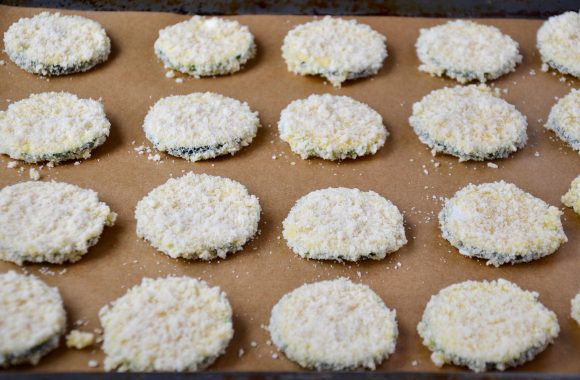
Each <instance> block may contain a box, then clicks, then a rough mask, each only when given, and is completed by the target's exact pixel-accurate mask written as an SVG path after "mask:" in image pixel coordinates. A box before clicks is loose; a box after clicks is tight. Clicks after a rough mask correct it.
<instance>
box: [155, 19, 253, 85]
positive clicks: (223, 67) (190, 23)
mask: <svg viewBox="0 0 580 380" xmlns="http://www.w3.org/2000/svg"><path fill="white" fill-rule="evenodd" d="M154 48H155V54H157V56H158V57H159V58H160V59H161V60H162V61H163V63H164V64H165V66H166V67H169V68H172V69H174V70H177V71H180V72H182V73H185V74H188V75H191V76H194V77H196V78H197V77H201V76H212V75H222V74H230V73H234V72H236V71H239V70H240V69H241V68H242V66H243V65H244V64H245V63H246V62H248V61H249V60H250V59H251V58H253V57H254V55H256V44H255V43H254V36H253V35H252V33H250V30H249V29H248V27H247V26H245V25H241V24H240V23H239V22H237V21H235V20H225V19H223V18H218V17H211V18H206V17H200V16H193V17H192V18H191V19H189V20H187V21H183V22H180V23H177V24H175V25H171V26H168V27H166V28H164V29H161V30H160V31H159V38H157V40H156V41H155V45H154Z"/></svg>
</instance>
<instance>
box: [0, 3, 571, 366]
mask: <svg viewBox="0 0 580 380" xmlns="http://www.w3.org/2000/svg"><path fill="white" fill-rule="evenodd" d="M38 12H40V10H39V9H28V8H17V7H8V6H0V30H2V31H5V30H6V29H7V28H8V27H9V25H10V24H11V23H12V22H15V21H16V20H18V19H19V18H20V17H23V16H31V15H34V14H36V13H38ZM60 12H61V13H67V14H68V13H74V14H82V15H85V16H87V17H90V18H93V19H95V20H97V21H99V22H101V23H102V24H103V26H104V27H105V28H106V29H107V32H108V34H109V36H110V37H111V40H112V54H111V56H110V58H109V60H108V62H106V63H105V64H101V65H100V66H98V67H97V68H95V69H93V70H91V71H89V72H87V73H83V74H77V75H70V76H65V77H53V78H50V79H46V78H41V77H38V76H35V75H32V74H28V73H26V72H24V71H22V70H21V69H19V68H18V67H16V66H15V65H14V64H13V63H12V62H10V60H9V59H8V57H7V55H6V54H5V53H4V52H2V53H0V59H3V60H4V61H6V64H5V65H4V66H0V109H6V107H7V106H8V104H9V102H10V101H16V100H19V99H22V98H26V97H28V96H29V95H30V94H31V93H34V92H42V91H69V92H73V93H75V94H78V95H79V96H81V97H92V98H102V100H103V102H104V105H105V110H106V112H107V116H108V117H109V120H110V121H111V123H112V129H111V136H110V137H109V139H108V140H107V141H106V143H105V144H104V145H103V146H101V147H99V148H98V149H96V150H95V151H94V153H93V157H92V158H91V159H89V160H86V161H82V162H81V164H80V165H78V166H75V165H73V163H72V162H70V163H64V164H61V165H59V166H56V167H55V168H52V169H49V168H46V167H43V168H42V169H40V173H41V176H42V180H57V181H65V182H70V183H73V184H76V185H79V186H81V187H87V188H92V189H94V190H96V191H97V192H98V193H99V195H100V198H101V200H103V201H105V202H106V203H107V204H109V205H110V206H111V208H112V209H113V210H114V211H116V212H117V213H118V214H119V218H118V220H117V223H116V225H115V226H114V227H113V228H107V229H105V232H104V234H103V236H102V239H101V241H100V242H99V243H98V244H97V245H96V246H94V247H93V248H91V249H90V251H89V254H88V255H86V256H85V257H84V258H83V259H82V260H81V261H79V262H77V263H75V264H67V265H63V266H55V265H26V266H25V267H24V268H20V267H18V266H16V265H13V264H10V263H4V262H2V263H0V272H4V271H7V270H17V271H22V270H25V271H27V272H29V273H34V274H36V275H38V276H40V278H42V279H43V280H45V281H46V282H47V283H49V284H50V285H53V286H58V287H59V289H60V292H61V294H62V296H63V298H64V303H65V306H66V309H67V312H68V316H69V327H71V328H72V324H73V322H74V321H77V320H81V321H86V325H85V326H82V327H81V329H82V330H87V331H88V330H92V329H94V328H96V327H99V323H98V318H97V313H98V310H99V309H100V308H101V307H102V306H103V305H105V304H106V303H107V302H110V301H112V300H114V299H116V298H117V297H119V296H121V295H122V294H124V293H125V291H126V290H127V288H129V287H131V286H133V285H135V284H138V283H139V282H140V280H141V278H143V277H159V276H166V275H169V274H172V275H187V276H192V277H198V278H202V279H204V280H206V281H208V282H209V283H210V284H212V285H219V286H220V287H221V288H222V289H223V290H224V291H225V292H226V293H227V295H228V297H229V300H230V302H231V304H232V307H233V310H234V329H235V336H234V339H233V340H232V342H231V343H230V345H229V347H228V349H227V352H226V354H225V355H224V356H222V357H220V358H219V359H218V360H217V361H216V363H215V364H214V365H213V366H211V367H210V370H211V371H218V370H219V371H224V370H225V371H230V370H236V371H249V370H257V371H297V370H300V367H299V366H298V365H296V364H294V363H292V362H290V361H289V360H287V359H285V358H284V356H283V355H281V354H279V357H278V358H277V359H275V358H274V357H273V356H276V355H273V354H275V353H278V352H277V350H276V349H275V347H274V346H273V345H270V344H269V339H270V338H269V335H268V332H267V331H266V330H265V329H264V326H265V325H267V324H268V320H269V316H270V310H271V308H272V306H273V305H274V304H275V303H276V302H277V301H278V299H279V298H280V297H281V296H282V295H283V294H285V293H287V292H288V291H291V290H292V289H294V288H296V287H298V286H300V285H302V284H303V283H306V282H313V281H318V280H324V279H334V278H336V277H340V276H346V277H349V278H351V279H352V280H353V281H357V282H363V283H365V284H368V285H369V286H370V287H371V288H372V289H373V290H374V291H375V292H377V293H378V294H379V295H380V296H381V297H382V299H383V300H384V301H385V303H386V304H387V305H388V306H389V307H391V308H394V309H396V310H397V317H398V322H399V332H400V335H399V338H398V341H397V349H396V352H395V354H394V355H392V357H391V358H389V359H388V360H387V361H385V362H384V363H383V364H382V365H381V366H380V367H379V368H378V370H380V371H401V370H402V371H437V370H438V369H437V368H436V367H435V366H434V365H433V364H432V363H431V361H430V359H429V356H430V352H429V350H427V349H426V348H425V347H423V345H422V344H421V340H420V338H419V336H418V334H417V333H416V325H417V323H418V322H419V320H420V318H421V315H422V312H423V309H424V307H425V304H426V303H427V301H428V300H429V298H430V296H431V295H432V294H434V293H436V292H437V291H439V290H440V289H441V288H443V287H445V286H447V285H450V284H452V283H455V282H459V281H464V280H468V279H473V280H479V279H488V280H492V279H496V278H506V279H508V280H511V281H514V282H516V283H517V284H518V285H520V286H521V287H523V288H526V289H530V290H536V291H538V292H540V300H541V301H542V302H543V303H544V304H545V305H546V306H547V307H548V308H550V309H552V310H554V311H555V312H556V313H557V315H558V319H559V322H560V327H561V332H560V335H559V337H558V338H557V339H556V341H555V344H554V345H552V346H550V347H549V348H548V349H547V350H546V351H545V352H543V353H542V354H540V355H538V356H537V358H536V359H535V360H534V361H532V362H530V363H527V364H525V365H522V366H520V367H517V369H514V370H512V371H550V372H580V360H578V358H579V356H580V355H579V353H580V327H579V326H578V325H577V324H575V322H574V321H573V320H572V319H571V318H570V316H569V315H570V299H571V298H572V297H573V296H574V295H575V294H576V293H577V292H578V291H579V290H580V275H579V274H578V273H579V268H580V254H579V253H578V244H579V243H580V216H578V215H576V214H574V213H573V212H572V211H571V210H570V209H566V210H565V211H564V216H563V223H564V229H565V231H566V234H567V236H568V239H569V241H568V243H566V244H565V245H563V246H562V247H561V248H560V249H559V250H558V251H557V252H556V253H555V254H554V255H552V256H550V257H547V258H544V259H541V260H539V261H536V262H533V263H528V264H520V265H516V266H504V267H501V268H495V267H488V266H486V265H485V262H484V261H480V260H473V259H469V258H465V257H463V256H461V255H460V254H459V253H458V252H457V250H456V249H455V248H453V247H452V246H450V245H449V243H447V242H446V241H445V240H443V239H442V238H441V236H440V233H439V228H438V224H437V213H438V212H439V209H440V207H441V199H442V197H449V196H451V195H453V193H454V192H455V191H457V190H458V189H459V188H461V187H463V186H465V185H466V184H468V183H470V182H474V183H481V182H486V181H495V180H500V179H504V180H506V181H511V182H514V183H515V184H517V185H518V186H520V187H521V188H523V189H524V190H526V191H529V192H531V193H532V194H534V195H536V196H538V197H540V198H542V199H544V200H545V201H547V202H548V203H550V204H552V205H556V206H558V207H563V205H562V204H561V203H560V197H561V195H562V194H564V193H565V191H566V190H567V189H568V187H569V184H570V182H571V181H572V179H573V178H574V177H575V176H577V175H578V174H580V157H578V154H577V153H575V152H574V151H572V150H571V149H570V148H569V147H568V146H566V145H565V144H564V143H562V142H560V141H559V140H557V139H556V138H555V137H554V135H553V134H552V133H550V132H548V131H546V130H545V129H544V128H543V121H544V120H545V119H546V118H547V115H548V112H549V110H550V108H551V107H552V105H553V104H554V103H555V102H556V97H561V96H564V95H566V94H567V93H568V92H569V91H570V90H571V88H574V87H578V81H576V80H574V79H572V78H571V77H569V76H568V77H562V76H561V75H553V74H552V73H551V72H549V73H544V72H542V71H540V58H539V56H538V53H537V51H536V49H535V35H536V31H537V29H538V27H539V25H540V24H541V22H542V21H541V20H509V19H484V20H481V22H483V23H486V24H491V25H496V26H498V27H499V28H500V29H501V30H502V31H503V32H505V33H507V34H509V35H511V36H512V37H513V38H514V39H515V40H516V41H518V42H519V43H520V50H521V53H522V55H523V56H524V60H523V63H522V64H521V65H519V66H518V67H517V71H516V72H515V73H511V74H509V75H507V76H504V77H502V78H500V79H499V80H496V81H495V82H494V84H495V85H496V86H497V87H500V88H502V89H507V93H505V94H504V98H505V99H506V100H508V101H509V102H511V103H513V104H514V105H515V106H516V107H517V108H518V109H519V110H520V111H521V112H523V113H524V114H525V115H526V116H527V118H528V123H529V127H528V136H529V140H528V143H527V145H526V147H525V148H524V149H523V150H522V151H520V152H517V153H516V154H514V155H512V156H511V157H510V158H507V159H503V160H496V161H494V162H495V163H496V164H497V165H498V166H499V168H498V169H492V168H488V167H487V166H486V163H473V162H468V163H459V162H458V161H457V159H456V158H453V157H450V156H443V155H438V156H436V157H433V156H432V155H431V153H430V150H429V149H428V148H427V147H426V146H424V145H423V144H421V143H420V142H419V140H418V139H417V137H416V135H415V134H414V132H413V131H412V129H411V128H410V126H409V125H408V122H407V119H408V117H409V115H410V113H411V106H412V104H413V102H415V101H417V100H419V99H421V97H422V96H424V95H426V94H427V93H429V91H431V90H433V89H437V88H441V87H443V86H453V85H455V84H456V82H454V81H452V80H448V79H441V78H432V77H430V76H429V75H427V74H425V73H421V72H419V71H418V70H417V66H418V60H417V58H416V55H415V49H414V43H415V40H416V38H417V36H418V34H419V29H420V28H421V27H428V26H432V25H436V24H439V23H441V22H444V21H445V20H444V19H422V18H396V17H357V19H358V20H359V21H361V22H365V23H368V24H369V25H371V26H372V27H373V28H374V29H376V30H377V31H379V32H381V33H383V34H385V35H386V36H387V39H388V42H387V44H388V51H389V56H388V58H387V59H386V61H385V64H384V67H383V69H382V70H381V71H380V72H379V74H378V75H376V76H374V77H372V78H367V79H361V80H356V81H351V82H347V83H346V84H345V85H344V86H343V87H342V88H341V89H334V88H333V87H332V86H330V85H328V84H324V81H323V79H321V78H318V77H300V76H295V75H293V74H291V73H289V72H288V71H287V70H286V66H285V63H284V61H283V59H282V58H281V55H280V46H281V43H282V40H283V38H284V36H285V34H286V33H287V32H288V30H289V29H290V28H292V27H293V26H294V25H296V24H299V23H303V22H306V21H309V20H311V19H312V18H311V17H302V16H240V17H232V18H235V19H237V20H239V21H240V22H242V23H244V24H246V25H248V26H249V27H250V29H251V31H252V32H253V33H254V35H255V37H256V41H257V45H258V55H257V57H256V58H255V59H253V60H252V61H251V62H249V64H248V65H247V66H246V68H245V69H243V70H242V71H241V72H239V73H236V74H235V75H232V76H224V77H218V78H206V79H193V78H188V77H185V78H184V81H183V83H181V84H179V83H176V82H175V80H174V79H168V78H166V77H165V70H164V69H163V65H162V64H161V63H160V62H159V61H158V59H157V58H156V57H155V55H154V52H153V42H154V41H155V39H156V37H157V32H158V30H159V29H161V28H163V27H165V26H167V25H170V24H173V23H176V22H179V21H182V20H185V19H187V16H181V15H173V14H162V13H136V12H119V13H115V12H111V13H109V12H101V13H97V12H78V11H77V12H69V11H64V10H61V11H60ZM194 91H214V92H218V93H221V94H224V95H227V96H231V97H234V98H237V99H240V100H244V101H247V102H248V103H249V105H250V106H251V107H252V109H254V110H256V111H258V112H259V114H260V120H261V122H262V126H263V127H262V128H261V129H260V131H259V132H258V136H257V137H256V139H255V140H254V142H253V143H252V144H251V145H250V146H248V147H246V148H244V149H243V150H242V151H240V152H239V153H237V154H236V155H235V156H228V157H224V158H219V159H214V160H210V161H205V162H197V163H190V162H187V161H185V160H182V159H178V158H172V157H171V156H167V155H164V154H161V159H162V161H161V162H155V161H151V160H148V159H147V156H148V154H147V153H145V154H143V155H139V154H138V153H137V152H136V151H135V150H134V148H136V147H137V146H141V145H146V146H151V144H149V143H148V141H147V140H146V139H145V136H144V133H143V131H142V129H141V125H142V122H143V118H144V117H145V114H146V113H147V111H148V109H149V107H150V106H151V105H153V104H154V103H155V102H156V101H157V100H158V99H159V98H161V97H164V96H169V95H177V94H187V93H190V92H194ZM326 92H328V93H332V94H340V95H348V96H351V97H353V98H355V99H357V100H360V101H362V102H365V103H368V104H369V105H370V106H371V107H373V108H374V109H375V110H377V111H378V112H379V113H380V114H381V115H382V116H383V119H384V123H385V125H386V126H387V128H388V130H389V132H390V136H389V138H388V139H387V142H386V145H385V146H384V148H382V149H381V150H380V151H379V152H378V153H377V154H376V155H375V156H372V157H368V158H359V159H357V160H347V161H343V162H340V163H339V162H328V161H324V160H320V159H310V160H302V159H300V158H299V157H298V156H296V155H294V154H293V153H292V152H291V151H290V149H289V147H288V145H287V144H286V143H284V142H282V141H281V140H280V139H279V137H278V134H277V129H276V123H277V120H278V117H279V114H280V111H281V110H282V109H283V108H284V107H285V106H286V105H287V104H288V103H289V102H291V101H292V100H294V99H299V98H304V97H307V96H308V95H310V94H312V93H318V94H322V93H326ZM153 153H155V151H154V150H153ZM274 156H275V157H276V159H273V157H274ZM9 161H10V159H9V158H8V157H6V156H2V157H0V186H1V187H3V186H7V185H11V184H14V183H17V182H19V181H24V180H28V168H29V167H36V168H40V166H39V165H33V166H29V165H24V164H20V165H19V166H20V167H23V168H24V170H23V171H22V172H21V171H19V169H8V168H7V167H6V165H7V163H8V162H9ZM186 171H194V172H196V173H208V174H212V175H220V176H225V177H229V178H232V179H235V180H237V181H240V182H241V183H243V184H244V185H246V186H247V187H248V189H249V190H250V191H251V192H252V193H254V194H256V195H257V196H258V197H259V198H260V203H261V206H262V209H263V214H262V219H261V222H260V230H261V234H260V235H259V236H258V237H257V238H256V239H255V240H254V241H252V242H251V243H249V244H248V245H247V246H246V248H245V249H244V250H243V251H241V252H238V253H236V254H234V255H231V256H230V257H228V258H227V259H226V260H219V261H213V262H211V263H205V262H198V261H185V260H174V259H171V258H169V257H168V256H166V255H164V254H162V253H159V252H156V251H155V249H154V248H152V247H151V246H150V245H149V244H147V243H146V242H144V241H142V240H139V239H138V238H137V236H136V234H135V221H134V217H133V212H134V207H135V204H136V203H137V202H138V201H139V200H140V199H141V198H142V197H143V196H144V195H145V194H147V193H148V192H149V191H150V190H151V189H152V188H154V187H156V186H158V185H160V184H162V183H164V182H165V181H166V180H167V179H168V178H170V176H173V177H177V176H180V175H182V173H184V172H186ZM330 186H333V187H336V186H345V187H358V188H360V189H362V190H374V191H376V192H378V193H380V194H381V195H383V196H385V197H386V198H388V199H390V200H391V201H393V202H394V203H395V204H396V205H397V206H398V207H399V208H400V209H401V211H403V212H404V213H405V220H406V233H407V238H408V240H409V243H408V244H407V245H406V246H405V247H403V248H402V249H400V250H399V251H398V252H396V253H393V254H392V255H390V256H389V257H388V258H386V259H385V260H382V261H366V262H362V263H359V264H352V263H333V262H319V261H307V260H304V259H300V258H299V257H297V256H296V255H294V254H293V253H292V252H291V251H290V249H289V248H288V247H287V246H286V243H285V241H284V239H283V238H282V236H281V224H282V221H283V219H284V218H285V217H286V215H287V213H288V211H289V209H290V208H291V206H292V205H293V204H294V202H295V201H296V200H297V199H298V198H299V197H301V196H303V195H305V194H306V193H308V192H310V191H313V190H316V189H321V188H326V187H330ZM252 342H256V343H257V347H252V344H251V343H252ZM241 349H243V350H244V354H243V355H241V356H240V355H239V353H240V350H241ZM103 359H104V356H103V354H102V352H101V351H100V349H96V350H91V349H88V350H83V351H77V350H69V349H66V348H64V343H63V342H61V347H60V348H59V349H57V350H55V351H53V352H52V353H50V354H49V355H48V356H46V357H45V358H43V359H42V360H41V362H40V364H39V365H38V366H37V367H34V368H33V367H28V366H24V367H18V368H11V369H10V370H11V371H21V372H24V371H100V370H102V361H103ZM89 360H97V361H98V362H99V366H98V367H97V368H94V369H93V368H89V367H88V364H87V363H88V361H89ZM442 370H443V371H458V370H461V369H458V368H456V367H453V366H445V367H444V368H443V369H442Z"/></svg>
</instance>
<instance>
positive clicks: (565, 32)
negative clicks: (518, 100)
mask: <svg viewBox="0 0 580 380" xmlns="http://www.w3.org/2000/svg"><path fill="white" fill-rule="evenodd" d="M578 41H580V12H565V13H563V14H561V15H558V16H552V17H550V18H549V19H548V20H547V21H546V22H544V24H543V25H542V26H541V27H540V29H539V30H538V43H537V46H538V50H539V51H540V55H541V57H542V62H544V63H545V64H547V65H549V66H551V67H552V68H553V69H556V70H558V71H559V72H561V73H563V74H570V75H573V76H575V77H576V78H580V43H578Z"/></svg>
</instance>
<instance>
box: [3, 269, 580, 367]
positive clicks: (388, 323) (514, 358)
mask: <svg viewBox="0 0 580 380" xmlns="http://www.w3.org/2000/svg"><path fill="white" fill-rule="evenodd" d="M538 297H539V295H538V293H537V292H531V291H527V290H524V289H522V288H520V287H518V286H517V285H516V284H514V283H512V282H510V281H507V280H504V279H498V280H494V281H465V282H461V283H455V284H451V285H449V286H447V287H445V288H443V289H441V290H440V291H439V292H438V293H437V294H435V295H433V296H432V297H431V299H430V300H429V301H428V303H427V305H426V307H425V310H424V312H423V316H422V318H421V321H420V322H419V324H418V325H417V331H418V333H419V335H420V337H421V338H422V339H423V344H424V345H425V346H427V347H428V348H429V349H430V350H431V351H432V353H433V354H432V356H431V359H432V360H433V362H434V364H435V365H437V366H442V365H444V364H446V363H449V364H455V365H459V366H466V367H468V368H469V369H471V370H473V371H476V372H481V371H490V370H500V371H503V370H505V369H507V368H509V367H514V366H517V365H520V364H523V363H525V362H527V361H530V360H532V359H533V358H534V357H535V356H536V355H538V354H540V353H541V352H542V351H544V350H545V349H546V348H547V347H548V345H550V344H551V343H553V342H554V340H555V339H556V338H557V336H558V334H559V332H560V326H559V324H558V319H557V317H556V314H555V313H554V312H553V311H551V310H549V309H548V308H546V307H545V306H544V305H543V304H542V303H540V302H539V300H538ZM579 300H580V294H578V295H576V297H575V298H574V299H573V300H572V301H571V306H572V313H571V315H572V317H573V318H575V319H576V320H577V321H578V319H579V317H580V316H579V315H578V314H579V310H580V302H579ZM0 306H2V307H0V320H1V321H3V322H2V323H0V334H2V335H1V336H2V337H3V339H2V340H1V341H0V367H9V366H14V365H18V364H24V363H28V364H33V365H35V364H37V363H38V362H39V360H40V359H41V358H42V357H43V356H45V355H46V354H47V353H48V352H50V351H52V350H53V349H55V348H56V347H58V344H59V341H60V337H61V336H62V335H63V334H64V333H65V330H66V311H65V308H64V306H63V301H62V297H61V296H60V293H59V291H58V289H57V288H51V287H49V286H48V285H46V284H45V283H44V282H43V281H42V280H40V279H38V278H37V277H35V276H33V275H23V274H18V273H16V272H13V271H10V272H6V273H2V274H0ZM99 319H100V322H101V325H102V336H100V337H99V340H98V341H102V349H103V351H104V352H105V355H106V358H105V363H104V367H105V369H106V370H108V371H113V370H117V371H121V372H126V371H130V372H158V371H163V372H168V371H173V372H194V371H200V370H203V369H205V368H206V367H208V366H209V365H211V364H212V363H213V362H214V361H215V360H216V359H217V358H218V357H219V356H221V355H223V354H224V353H225V351H226V348H227V346H228V345H229V343H230V341H231V340H232V338H233V336H234V326H233V311H232V307H231V305H230V302H229V300H228V298H227V296H226V294H225V293H224V292H223V291H222V290H221V289H220V288H219V287H217V286H211V285H209V284H208V283H206V282H205V281H202V280H198V279H195V278H192V277H187V276H181V277H176V276H169V277H161V278H143V279H142V281H141V283H140V284H137V285H135V286H133V287H131V288H130V289H129V290H127V291H126V293H125V294H124V295H122V296H121V297H119V298H117V299H116V300H114V301H112V302H111V303H109V304H107V305H105V306H103V307H102V308H101V309H100V312H99ZM579 323H580V321H579ZM268 331H269V333H270V335H271V339H272V341H273V342H274V344H275V345H276V347H277V348H278V349H279V350H280V352H282V353H283V354H284V355H286V357H287V358H288V359H290V360H292V361H294V362H296V363H297V364H299V365H300V366H302V367H304V368H310V369H316V370H319V371H343V370H356V369H370V370H374V369H375V368H376V367H377V366H379V365H380V364H381V363H382V362H383V361H385V360H386V359H388V358H389V357H390V356H391V355H393V354H395V349H396V346H397V338H398V336H399V329H398V323H397V312H396V310H394V309H391V308H389V307H388V306H387V305H386V304H385V303H384V301H383V300H382V299H381V297H380V296H379V295H378V294H376V293H375V292H374V291H373V290H372V289H371V288H369V287H368V286H367V285H364V284H361V283H354V282H352V281H351V280H349V279H346V278H337V279H335V280H327V281H319V282H314V283H308V284H304V285H302V286H300V287H298V288H296V289H294V290H292V291H290V292H289V293H287V294H285V295H284V296H283V297H282V298H281V299H280V300H279V301H278V302H277V303H276V304H275V305H274V306H273V308H272V311H271V316H270V322H269V325H268ZM69 335H70V336H72V334H69ZM67 340H68V339H67ZM70 346H71V345H69V347H70Z"/></svg>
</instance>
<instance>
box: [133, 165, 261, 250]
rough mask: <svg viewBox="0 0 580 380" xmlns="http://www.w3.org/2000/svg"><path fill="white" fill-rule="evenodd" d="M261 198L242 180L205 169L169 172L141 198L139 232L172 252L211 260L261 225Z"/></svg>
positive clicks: (242, 241) (241, 242) (235, 246)
mask: <svg viewBox="0 0 580 380" xmlns="http://www.w3.org/2000/svg"><path fill="white" fill-rule="evenodd" d="M260 210H261V209H260V204H259V202H258V198H256V196H254V195H251V194H250V193H249V192H248V189H246V187H245V186H244V185H242V184H240V183H239V182H236V181H233V180H231V179H229V178H223V177H216V176H210V175H207V174H194V173H188V174H186V175H184V176H183V177H180V178H171V179H169V180H168V181H167V182H166V183H164V184H163V185H161V186H158V187H157V188H155V189H153V190H152V191H151V192H150V193H149V194H147V196H145V197H144V198H143V199H142V200H141V201H139V203H138V204H137V208H136V210H135V218H136V219H137V235H138V236H139V237H142V238H144V239H145V240H147V241H148V242H149V243H151V245H153V246H154V247H155V248H157V249H158V250H159V251H161V252H163V253H165V254H167V255H169V256H170V257H173V258H178V257H182V258H186V259H201V260H211V259H214V258H217V257H219V258H222V259H223V258H225V257H226V255H227V254H228V253H231V252H237V251H239V250H241V249H242V247H243V246H244V244H246V243H247V242H248V241H249V240H250V239H252V238H253V237H254V235H255V234H256V232H257V231H258V222H259V220H260Z"/></svg>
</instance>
